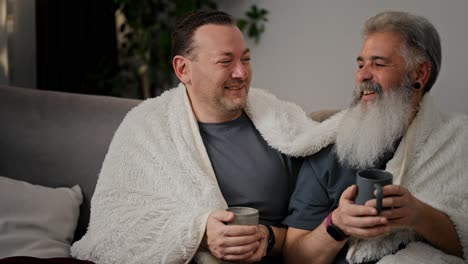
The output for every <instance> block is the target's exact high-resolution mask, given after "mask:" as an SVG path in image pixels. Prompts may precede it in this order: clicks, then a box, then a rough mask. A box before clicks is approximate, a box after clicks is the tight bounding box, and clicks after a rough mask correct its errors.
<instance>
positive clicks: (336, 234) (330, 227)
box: [327, 211, 349, 241]
mask: <svg viewBox="0 0 468 264" xmlns="http://www.w3.org/2000/svg"><path fill="white" fill-rule="evenodd" d="M332 214H333V211H331V212H330V213H329V214H328V216H327V233H328V234H329V235H330V236H331V237H333V239H335V240H336V241H343V240H345V239H348V237H349V236H347V235H346V234H345V233H344V232H343V230H341V229H339V228H338V227H337V226H336V225H334V224H333V223H332Z"/></svg>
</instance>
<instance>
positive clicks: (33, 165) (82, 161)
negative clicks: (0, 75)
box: [0, 86, 140, 240]
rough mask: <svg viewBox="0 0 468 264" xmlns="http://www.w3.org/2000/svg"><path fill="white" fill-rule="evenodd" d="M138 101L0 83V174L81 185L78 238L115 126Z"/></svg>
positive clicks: (85, 224) (35, 181) (83, 229)
mask: <svg viewBox="0 0 468 264" xmlns="http://www.w3.org/2000/svg"><path fill="white" fill-rule="evenodd" d="M139 103H140V101H139V100H131V99H124V98H116V97H110V96H94V95H86V94H71V93H64V92H53V91H45V90H36V89H28V88H19V87H6V86H0V175H3V176H7V177H9V178H13V179H16V180H21V181H26V182H29V183H32V184H38V185H42V186H47V187H53V188H56V187H72V186H75V185H79V186H80V187H81V190H82V192H83V204H82V205H81V209H80V218H79V219H78V226H77V228H76V230H75V237H74V240H79V239H80V238H81V237H82V236H83V235H84V234H85V233H86V230H87V227H88V223H89V216H90V206H91V197H92V195H93V193H94V188H95V186H96V182H97V178H98V174H99V171H100V169H101V166H102V161H103V160H104V157H105V155H106V153H107V149H108V147H109V144H110V142H111V139H112V137H113V135H114V132H115V130H116V129H117V127H118V126H119V124H120V123H121V122H122V119H123V118H124V116H125V114H126V113H127V112H128V111H129V110H130V109H131V108H133V107H134V106H135V105H137V104H139Z"/></svg>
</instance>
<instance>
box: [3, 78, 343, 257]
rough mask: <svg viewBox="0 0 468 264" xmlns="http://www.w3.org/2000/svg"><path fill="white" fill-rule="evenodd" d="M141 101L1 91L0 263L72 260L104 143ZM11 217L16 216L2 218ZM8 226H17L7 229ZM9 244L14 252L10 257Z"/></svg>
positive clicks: (320, 114)
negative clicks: (34, 260)
mask: <svg viewBox="0 0 468 264" xmlns="http://www.w3.org/2000/svg"><path fill="white" fill-rule="evenodd" d="M140 102H141V101H140V100H132V99H123V98H116V97H108V96H94V95H83V94H71V93H65V92H53V91H45V90H36V89H27V88H18V87H8V86H0V124H1V126H0V264H4V263H43V262H28V261H26V259H24V258H17V257H13V258H14V259H12V258H11V257H8V256H34V257H36V258H37V259H39V258H40V259H42V260H44V259H47V260H51V258H54V257H60V259H61V260H62V261H61V262H53V263H76V262H70V261H68V260H71V258H70V256H69V248H70V245H71V244H72V243H73V242H74V241H77V240H79V239H80V238H81V237H82V236H83V235H84V234H85V233H86V230H87V226H88V222H89V217H90V201H91V197H92V195H93V192H94V188H95V186H96V182H97V178H98V174H99V171H100V168H101V165H102V162H103V160H104V157H105V155H106V153H107V149H108V146H109V144H110V141H111V139H112V137H113V135H114V132H115V131H116V129H117V127H118V126H119V124H120V123H121V121H122V119H123V118H124V116H125V115H126V113H127V112H128V111H129V110H130V109H131V108H133V107H134V106H136V105H137V104H139V103H140ZM334 113H336V110H321V111H317V112H312V113H310V117H311V118H312V119H315V120H317V121H322V120H324V119H326V118H328V117H329V116H330V115H332V114H334ZM76 186H79V187H76ZM29 193H34V194H29ZM5 208H6V209H5ZM9 212H10V213H9ZM31 212H35V214H34V213H31ZM13 214H15V215H18V217H17V218H19V219H11V217H10V218H8V217H9V216H11V215H13ZM21 217H22V218H21ZM42 218H46V219H45V220H44V219H42ZM5 219H6V220H5ZM41 219H42V222H41ZM12 222H13V223H22V224H18V225H17V226H13V227H11V225H12ZM64 222H65V223H64ZM14 225H16V224H14ZM56 229H62V230H61V231H60V232H61V233H60V232H59V233H57V232H56ZM5 230H7V232H5ZM37 230H40V232H39V231H37ZM20 231H22V232H23V233H21V232H20ZM8 232H10V235H9V236H8V235H5V234H8ZM54 232H55V233H54ZM31 233H35V234H34V235H30V234H31ZM12 234H13V235H12ZM17 234H18V235H17ZM19 234H21V235H19ZM17 237H21V239H22V240H21V239H18V238H17ZM51 240H57V241H52V242H53V243H52V242H51ZM38 241H40V243H39V245H38V243H37V242H38ZM13 242H14V243H13ZM42 242H43V243H42ZM54 243H55V244H54ZM27 244H28V246H25V245H27ZM15 245H16V246H15ZM7 247H10V249H11V250H12V251H15V250H16V249H17V248H19V249H20V250H19V251H15V252H14V253H13V254H8V253H9V252H7V253H5V251H7V250H8V249H5V248H7ZM51 248H58V249H57V250H56V251H53V250H51ZM2 253H3V255H2ZM5 254H7V255H5ZM2 258H3V261H2ZM5 259H7V260H10V261H7V262H5ZM54 259H55V258H54ZM63 259H67V261H63ZM13 260H16V261H13ZM28 260H29V261H30V260H31V259H28ZM55 260H56V259H55ZM75 261H79V260H75ZM47 263H52V262H50V261H48V262H47ZM80 263H81V262H80ZM86 263H88V262H86Z"/></svg>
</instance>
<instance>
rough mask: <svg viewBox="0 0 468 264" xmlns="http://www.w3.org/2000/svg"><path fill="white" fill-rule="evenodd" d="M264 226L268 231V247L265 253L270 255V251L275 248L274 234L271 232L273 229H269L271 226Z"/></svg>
mask: <svg viewBox="0 0 468 264" xmlns="http://www.w3.org/2000/svg"><path fill="white" fill-rule="evenodd" d="M265 226H266V228H267V229H268V246H267V251H266V253H267V255H268V254H270V252H271V250H272V249H273V247H274V246H275V242H276V239H275V233H274V232H273V228H271V226H269V225H265Z"/></svg>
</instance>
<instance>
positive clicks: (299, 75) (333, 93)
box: [219, 0, 468, 113]
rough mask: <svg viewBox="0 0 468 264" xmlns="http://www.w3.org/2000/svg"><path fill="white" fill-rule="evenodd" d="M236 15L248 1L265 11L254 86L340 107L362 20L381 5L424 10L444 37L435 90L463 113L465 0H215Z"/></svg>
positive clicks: (348, 88)
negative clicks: (264, 22)
mask: <svg viewBox="0 0 468 264" xmlns="http://www.w3.org/2000/svg"><path fill="white" fill-rule="evenodd" d="M219 3H220V5H219V7H220V9H222V10H225V11H227V12H229V13H231V14H232V15H234V16H236V17H240V16H242V15H243V13H244V12H245V10H247V9H248V8H249V7H250V5H252V4H257V5H258V6H260V7H263V8H266V9H267V10H269V12H270V14H269V22H268V23H267V25H266V31H265V33H264V35H263V36H262V39H261V40H260V43H259V45H255V44H254V43H253V42H252V41H248V42H249V46H250V48H251V50H252V66H253V70H254V79H253V83H252V86H254V87H260V88H265V89H268V90H270V91H272V92H273V93H274V94H276V95H277V96H279V97H281V98H283V99H287V100H290V101H293V102H296V103H298V104H299V105H301V106H302V107H304V109H305V110H306V111H313V110H318V109H321V108H343V107H346V106H347V105H348V104H349V101H350V97H351V93H352V90H353V88H354V74H355V72H356V69H357V67H356V56H357V55H358V53H359V51H360V48H361V44H362V39H361V32H360V30H361V26H362V24H363V22H364V21H365V20H366V19H367V18H369V17H371V16H373V15H375V14H377V13H378V12H381V11H385V10H402V11H409V12H413V13H415V14H417V15H422V16H425V17H426V18H428V19H429V21H431V22H432V23H433V24H434V25H435V27H436V28H437V29H438V31H439V34H440V36H441V39H442V68H441V72H440V75H439V79H438V81H437V82H436V84H435V86H434V87H433V90H432V92H431V93H432V95H433V96H434V97H435V100H436V103H437V104H438V105H439V106H440V107H441V108H442V109H444V110H446V111H457V112H464V113H468V103H467V102H466V101H467V100H468V83H467V82H468V81H467V77H468V51H467V49H468V15H466V12H467V11H468V1H466V0H449V1H440V0H392V1H376V0H352V1H349V0H313V1H312V0H287V1H285V0H256V1H255V0H236V1H232V0H220V1H219Z"/></svg>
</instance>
